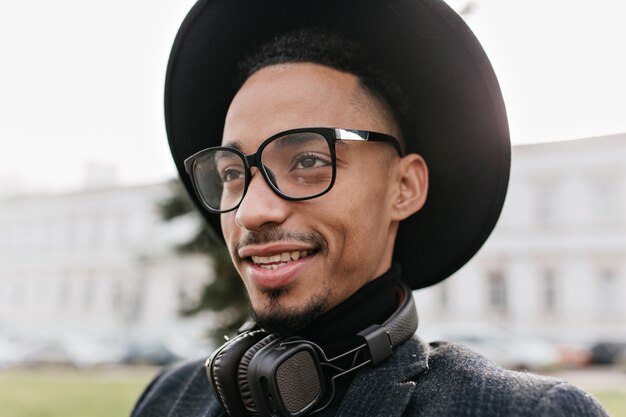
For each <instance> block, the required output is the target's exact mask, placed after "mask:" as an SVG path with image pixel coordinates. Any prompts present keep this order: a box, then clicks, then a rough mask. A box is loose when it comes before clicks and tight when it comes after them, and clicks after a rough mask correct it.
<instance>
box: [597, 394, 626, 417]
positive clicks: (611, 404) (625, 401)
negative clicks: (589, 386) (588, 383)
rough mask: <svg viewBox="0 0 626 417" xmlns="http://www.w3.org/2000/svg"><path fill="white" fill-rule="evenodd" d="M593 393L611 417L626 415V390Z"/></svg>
mask: <svg viewBox="0 0 626 417" xmlns="http://www.w3.org/2000/svg"><path fill="white" fill-rule="evenodd" d="M625 388H626V387H625ZM592 394H593V396H594V397H596V398H597V400H598V401H600V403H602V405H603V406H604V408H606V410H607V411H608V412H609V415H610V416H611V417H626V391H593V392H592Z"/></svg>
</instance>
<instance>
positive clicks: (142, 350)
mask: <svg viewBox="0 0 626 417" xmlns="http://www.w3.org/2000/svg"><path fill="white" fill-rule="evenodd" d="M180 359H181V358H180V357H179V356H178V355H177V354H175V353H174V352H173V351H172V350H171V349H170V348H168V347H167V346H166V345H165V344H164V343H162V342H158V341H137V342H133V343H130V344H129V345H128V346H127V347H126V351H125V353H124V354H123V355H122V358H121V362H122V363H124V364H132V365H159V366H163V365H169V364H170V363H173V362H176V361H178V360H180Z"/></svg>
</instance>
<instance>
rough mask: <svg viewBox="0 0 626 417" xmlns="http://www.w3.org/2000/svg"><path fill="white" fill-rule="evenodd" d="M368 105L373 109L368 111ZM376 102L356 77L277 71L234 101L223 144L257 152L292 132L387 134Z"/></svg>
mask: <svg viewBox="0 0 626 417" xmlns="http://www.w3.org/2000/svg"><path fill="white" fill-rule="evenodd" d="M367 100H370V101H371V102H372V103H369V105H366V104H367V103H365V102H366V101H367ZM373 101H374V100H373V99H371V98H369V97H368V94H366V93H365V90H364V89H363V87H362V86H361V85H360V82H359V80H358V78H357V77H356V76H354V75H352V74H348V73H345V72H341V71H338V70H335V69H333V68H329V67H326V66H322V65H318V64H311V63H290V64H280V65H272V66H269V67H265V68H262V69H260V70H259V71H257V72H256V73H254V74H253V75H252V76H250V78H248V80H246V82H245V83H244V84H243V86H242V87H241V89H240V90H239V91H238V92H237V94H236V95H235V97H234V98H233V101H232V103H231V105H230V107H229V109H228V113H227V116H226V121H225V124H224V135H223V138H222V143H223V144H226V143H231V142H236V143H238V144H239V145H240V146H241V147H242V148H244V150H245V151H248V152H251V151H253V147H254V146H258V145H259V144H260V143H261V142H262V141H263V140H264V139H265V138H267V137H269V136H271V135H273V134H275V133H278V132H281V131H284V130H288V129H295V128H301V127H342V128H349V129H361V130H373V131H384V130H383V129H384V127H383V126H381V124H382V122H381V120H379V119H380V117H378V115H377V114H376V113H377V112H376V111H372V108H374V109H375V106H376V105H377V103H373ZM248 148H249V149H248Z"/></svg>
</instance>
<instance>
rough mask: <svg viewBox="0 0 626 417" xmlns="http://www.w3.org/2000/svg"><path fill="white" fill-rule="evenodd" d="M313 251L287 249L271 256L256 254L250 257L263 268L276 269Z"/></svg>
mask: <svg viewBox="0 0 626 417" xmlns="http://www.w3.org/2000/svg"><path fill="white" fill-rule="evenodd" d="M310 253H311V251H308V250H303V251H298V250H294V251H285V252H281V253H277V254H275V255H271V256H255V255H252V256H251V257H250V258H251V259H252V262H253V263H254V264H255V265H256V266H258V267H260V268H263V269H269V270H274V269H278V268H280V267H282V266H285V265H287V264H289V263H291V262H294V261H297V260H299V259H301V258H305V257H307V256H308V255H309V254H310Z"/></svg>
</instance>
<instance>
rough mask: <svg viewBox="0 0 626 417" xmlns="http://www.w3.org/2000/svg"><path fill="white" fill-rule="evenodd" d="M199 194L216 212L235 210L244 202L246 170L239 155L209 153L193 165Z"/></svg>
mask: <svg viewBox="0 0 626 417" xmlns="http://www.w3.org/2000/svg"><path fill="white" fill-rule="evenodd" d="M193 176H194V179H195V181H196V187H197V188H198V194H200V197H201V198H202V199H203V200H204V202H205V203H206V205H207V206H209V208H211V209H212V210H215V211H227V210H230V209H233V208H235V207H236V206H237V205H238V204H239V202H240V201H241V199H242V198H243V192H244V188H245V183H246V180H245V178H246V169H245V164H244V161H243V159H242V158H241V156H240V155H239V154H238V153H235V152H233V151H229V150H223V149H220V150H209V151H207V152H206V153H204V154H202V156H200V157H199V158H198V159H196V161H195V162H194V164H193Z"/></svg>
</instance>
